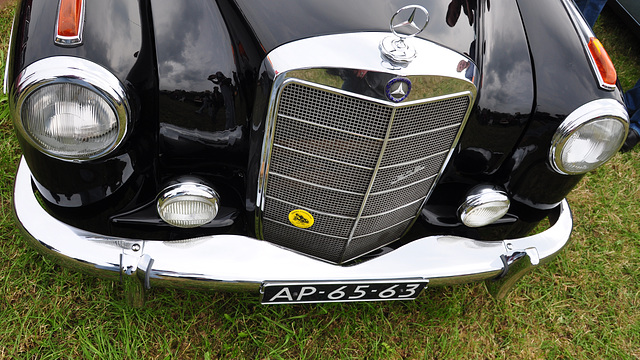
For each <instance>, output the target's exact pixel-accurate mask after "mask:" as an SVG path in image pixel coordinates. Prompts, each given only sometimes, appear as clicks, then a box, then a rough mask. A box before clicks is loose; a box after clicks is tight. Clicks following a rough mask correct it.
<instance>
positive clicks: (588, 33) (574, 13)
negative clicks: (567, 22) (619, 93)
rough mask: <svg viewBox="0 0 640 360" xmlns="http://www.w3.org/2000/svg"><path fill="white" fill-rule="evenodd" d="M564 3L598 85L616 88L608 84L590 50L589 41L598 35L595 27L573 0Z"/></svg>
mask: <svg viewBox="0 0 640 360" xmlns="http://www.w3.org/2000/svg"><path fill="white" fill-rule="evenodd" d="M562 4H563V5H564V8H565V10H567V13H568V14H569V17H570V18H571V22H573V26H574V27H575V29H576V31H577V32H578V35H579V36H580V38H581V39H582V47H583V48H584V51H585V55H586V56H587V58H588V59H589V63H590V64H591V70H592V71H593V74H594V75H595V77H596V79H597V80H598V85H599V86H600V88H601V89H604V90H609V91H613V90H615V89H616V86H615V85H611V84H607V83H605V82H604V79H603V78H602V75H601V74H600V71H599V70H598V65H597V64H596V62H595V60H594V58H593V56H592V55H591V50H589V42H590V40H591V38H592V37H596V35H595V34H594V33H593V29H591V27H590V26H589V24H587V22H586V21H585V20H584V17H583V16H582V13H581V12H580V10H578V8H576V6H575V3H574V2H573V0H562Z"/></svg>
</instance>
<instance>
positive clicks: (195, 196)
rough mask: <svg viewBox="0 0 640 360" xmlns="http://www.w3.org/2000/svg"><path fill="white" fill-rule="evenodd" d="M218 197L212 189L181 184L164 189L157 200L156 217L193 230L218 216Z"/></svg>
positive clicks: (193, 184) (194, 184)
mask: <svg viewBox="0 0 640 360" xmlns="http://www.w3.org/2000/svg"><path fill="white" fill-rule="evenodd" d="M219 201H220V200H219V196H218V194H217V193H216V192H215V190H213V189H212V188H210V187H208V186H206V185H202V184H196V183H182V184H176V185H172V186H170V187H168V188H166V189H165V190H164V191H163V192H162V195H160V198H159V199H158V215H160V217H161V218H162V220H164V221H165V222H166V223H167V224H170V225H173V226H176V227H181V228H194V227H198V226H202V225H205V224H208V223H210V222H211V220H213V219H214V218H215V217H216V215H217V214H218V203H219Z"/></svg>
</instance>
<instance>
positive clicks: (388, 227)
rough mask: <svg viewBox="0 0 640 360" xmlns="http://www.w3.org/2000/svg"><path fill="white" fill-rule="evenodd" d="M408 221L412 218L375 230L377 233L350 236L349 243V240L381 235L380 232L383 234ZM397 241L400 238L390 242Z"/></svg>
mask: <svg viewBox="0 0 640 360" xmlns="http://www.w3.org/2000/svg"><path fill="white" fill-rule="evenodd" d="M409 221H413V216H412V217H410V218H408V219H404V220H402V221H398V222H397V223H395V224H393V225H391V226H387V227H386V228H384V229H380V230H377V231H374V232H370V233H366V234H363V235H358V236H355V235H354V236H352V237H351V239H350V240H349V241H351V240H355V239H361V238H364V237H367V236H371V235H375V234H379V233H381V232H385V231H387V230H389V229H391V228H394V227H396V226H398V225H400V224H404V223H406V222H409ZM398 239H400V238H397V239H393V240H391V241H390V242H394V241H396V240H398Z"/></svg>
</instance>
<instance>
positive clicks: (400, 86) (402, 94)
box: [384, 77, 411, 102]
mask: <svg viewBox="0 0 640 360" xmlns="http://www.w3.org/2000/svg"><path fill="white" fill-rule="evenodd" d="M384 90H385V91H384V92H385V95H387V99H389V100H391V101H393V102H400V101H402V100H404V99H406V98H407V96H409V93H410V92H411V81H409V79H407V78H402V77H397V78H393V79H391V80H390V81H389V82H388V83H387V86H385V89H384Z"/></svg>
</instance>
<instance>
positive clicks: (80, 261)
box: [13, 159, 572, 295]
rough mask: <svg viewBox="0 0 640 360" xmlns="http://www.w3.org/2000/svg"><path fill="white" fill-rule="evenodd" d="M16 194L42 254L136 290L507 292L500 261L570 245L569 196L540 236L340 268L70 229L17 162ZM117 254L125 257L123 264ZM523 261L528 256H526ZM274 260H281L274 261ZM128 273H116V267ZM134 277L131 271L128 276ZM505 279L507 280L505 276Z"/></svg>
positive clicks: (423, 244)
mask: <svg viewBox="0 0 640 360" xmlns="http://www.w3.org/2000/svg"><path fill="white" fill-rule="evenodd" d="M14 191H15V192H14V197H13V207H14V214H15V216H16V219H17V223H18V226H19V227H20V228H21V230H22V233H23V234H24V237H25V239H26V240H27V242H28V243H30V245H32V246H33V247H35V248H36V249H37V250H38V251H39V252H41V253H42V254H43V255H45V256H47V257H49V258H52V259H54V260H57V261H58V262H60V263H61V264H62V265H64V266H67V267H71V268H74V269H76V270H81V271H85V272H88V273H90V274H93V275H96V276H101V277H106V278H110V279H113V280H116V281H119V280H120V279H121V278H123V277H125V276H134V277H135V278H137V279H139V281H140V282H141V283H142V284H144V286H141V287H138V288H137V289H138V290H139V288H150V287H154V286H171V287H184V288H191V287H197V288H203V289H214V290H221V291H229V290H247V291H255V292H258V291H259V289H260V286H261V285H262V284H263V283H264V282H268V281H291V282H299V281H322V282H331V281H343V280H359V281H367V280H385V279H398V278H414V277H419V278H425V279H428V280H429V281H430V284H431V285H453V284H459V283H466V282H473V281H479V280H488V281H489V282H490V283H491V284H493V285H494V286H495V289H494V290H493V292H494V294H502V295H504V294H505V293H506V292H508V290H509V289H510V288H511V287H512V286H513V285H514V283H515V280H517V277H518V276H520V272H516V273H513V274H512V273H511V270H509V271H507V274H506V276H504V277H503V278H502V279H503V280H502V281H500V282H493V281H492V279H495V278H496V277H498V276H500V275H501V274H503V272H504V270H505V268H504V267H505V266H504V264H505V262H504V261H503V259H505V258H506V259H514V260H509V261H507V263H508V264H509V263H510V261H513V262H515V261H516V260H515V259H516V258H522V256H518V254H521V253H526V254H527V255H529V258H530V259H532V260H530V261H529V264H528V267H531V266H534V265H537V264H544V263H547V262H549V261H550V260H551V259H552V258H553V257H554V256H555V255H557V254H558V253H559V252H560V251H561V250H562V249H563V248H564V247H565V246H566V245H567V243H568V241H569V237H570V234H571V227H572V220H571V212H570V210H569V206H568V204H567V202H566V200H563V201H562V202H561V203H560V205H559V206H558V207H556V208H555V209H554V210H553V211H552V215H551V216H550V223H551V227H550V228H549V229H547V230H545V231H543V232H541V233H538V234H535V235H531V236H527V237H523V238H518V239H510V240H503V241H479V240H474V239H469V238H462V237H456V236H448V235H442V236H429V237H425V238H421V239H418V240H416V241H413V242H411V243H409V244H407V245H405V246H402V247H400V248H398V249H396V250H394V251H391V252H389V253H387V254H385V255H382V256H379V257H377V258H374V259H371V260H369V261H365V262H362V263H358V264H352V265H350V266H340V265H334V264H330V263H327V262H324V261H320V260H317V259H313V258H311V257H308V256H305V255H301V254H298V253H296V252H293V251H290V250H286V249H283V248H281V247H279V246H276V245H273V244H270V243H268V242H266V241H261V240H257V239H253V238H249V237H245V236H239V235H215V236H206V237H201V238H193V239H188V240H183V241H175V242H172V241H149V240H139V239H130V238H116V237H112V236H107V235H101V234H96V233H91V232H87V231H84V230H81V229H78V228H74V227H71V226H68V225H66V224H64V223H62V222H60V221H59V220H57V219H55V218H53V217H52V216H51V215H49V213H47V212H46V211H45V210H44V209H43V208H42V207H41V206H40V204H39V203H38V200H37V199H36V197H35V195H34V190H33V188H32V185H31V172H30V170H29V167H28V166H27V164H26V162H25V161H24V159H22V161H21V163H20V166H19V169H18V173H17V175H16V184H15V190H14ZM121 257H122V258H124V260H126V261H121ZM524 258H527V257H526V256H525V257H524ZM274 259H278V260H277V261H274ZM122 264H127V265H129V266H127V269H128V270H127V273H126V274H124V275H121V265H122ZM129 274H131V275H129ZM505 279H506V280H509V281H504V280H505Z"/></svg>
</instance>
